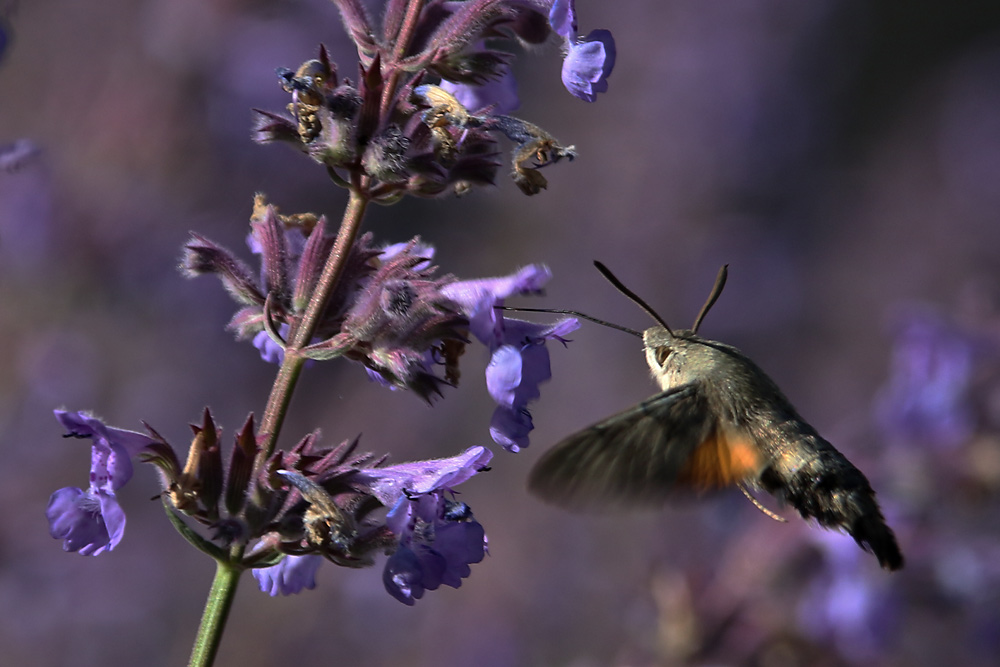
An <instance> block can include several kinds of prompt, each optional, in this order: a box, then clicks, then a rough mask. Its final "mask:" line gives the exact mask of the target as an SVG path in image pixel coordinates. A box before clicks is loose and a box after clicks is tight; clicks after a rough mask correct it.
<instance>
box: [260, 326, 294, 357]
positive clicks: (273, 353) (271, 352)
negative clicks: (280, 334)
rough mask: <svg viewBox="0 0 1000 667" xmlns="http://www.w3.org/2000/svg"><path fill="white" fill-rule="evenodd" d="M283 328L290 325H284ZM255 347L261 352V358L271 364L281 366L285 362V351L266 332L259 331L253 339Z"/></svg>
mask: <svg viewBox="0 0 1000 667" xmlns="http://www.w3.org/2000/svg"><path fill="white" fill-rule="evenodd" d="M281 326H282V327H283V328H287V326H288V325H285V324H282V325H281ZM253 346H254V347H255V348H257V349H258V350H259V351H260V358H261V359H263V360H264V361H266V362H268V363H269V364H281V363H282V362H283V361H284V360H285V350H284V349H282V347H281V346H280V345H278V344H277V343H276V342H275V341H274V339H273V338H271V336H270V335H268V333H267V332H266V331H258V332H257V334H256V335H255V336H254V337H253Z"/></svg>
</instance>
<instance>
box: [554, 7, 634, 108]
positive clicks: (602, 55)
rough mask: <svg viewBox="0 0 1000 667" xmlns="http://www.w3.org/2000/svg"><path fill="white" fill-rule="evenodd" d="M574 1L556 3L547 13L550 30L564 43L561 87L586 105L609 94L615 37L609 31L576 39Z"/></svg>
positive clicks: (592, 33)
mask: <svg viewBox="0 0 1000 667" xmlns="http://www.w3.org/2000/svg"><path fill="white" fill-rule="evenodd" d="M575 4H576V3H575V1H574V0H555V2H553V3H552V9H551V11H550V12H549V23H550V24H551V25H552V29H553V30H554V31H555V32H556V33H557V34H558V35H560V36H561V37H562V38H563V39H564V40H565V48H566V57H565V58H564V59H563V67H562V81H563V85H564V86H566V90H568V91H569V92H570V93H571V94H572V95H573V96H574V97H578V98H580V99H581V100H585V101H587V102H594V101H596V100H597V93H606V92H608V77H609V76H611V70H613V69H614V67H615V57H616V55H617V51H616V48H615V38H614V37H613V36H612V35H611V32H610V31H608V30H603V29H601V30H592V31H591V32H590V33H589V34H588V35H587V36H586V37H584V38H582V39H581V38H579V37H578V36H577V32H576V31H577V27H576V7H575Z"/></svg>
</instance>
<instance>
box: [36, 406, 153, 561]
mask: <svg viewBox="0 0 1000 667" xmlns="http://www.w3.org/2000/svg"><path fill="white" fill-rule="evenodd" d="M55 415H56V419H58V420H59V422H60V423H61V424H62V425H63V427H65V428H66V430H67V434H66V435H67V437H74V438H90V440H91V441H92V445H91V456H90V488H88V489H87V490H86V491H84V490H83V489H80V488H77V487H66V488H63V489H59V490H58V491H56V492H55V493H53V494H52V496H51V497H50V498H49V505H48V508H47V509H46V510H45V516H46V517H47V518H48V520H49V534H50V535H51V536H52V537H53V538H55V539H57V540H63V549H65V550H66V551H78V552H79V553H81V554H82V555H84V556H96V555H98V554H101V553H103V552H104V551H110V550H111V549H114V548H115V547H116V546H117V545H118V543H119V542H120V541H121V539H122V536H123V535H124V534H125V513H124V512H123V511H122V508H121V506H120V505H119V504H118V501H117V500H116V499H115V491H117V490H118V489H120V488H122V487H123V486H125V484H126V483H127V482H128V481H129V480H130V479H131V478H132V460H131V459H132V457H133V456H136V455H137V454H138V453H139V452H140V451H142V450H143V449H144V448H146V447H147V446H149V445H151V444H153V442H154V440H153V439H152V438H150V437H148V436H145V435H143V434H141V433H136V432H135V431H126V430H123V429H118V428H111V427H109V426H106V425H105V424H104V422H102V421H101V420H99V419H97V418H95V417H92V416H90V415H88V414H85V413H83V412H66V411H64V410H56V411H55Z"/></svg>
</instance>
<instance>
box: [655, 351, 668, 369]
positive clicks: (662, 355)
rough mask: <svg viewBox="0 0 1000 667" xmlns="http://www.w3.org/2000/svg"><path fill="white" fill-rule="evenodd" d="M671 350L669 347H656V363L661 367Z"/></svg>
mask: <svg viewBox="0 0 1000 667" xmlns="http://www.w3.org/2000/svg"><path fill="white" fill-rule="evenodd" d="M671 352H672V350H671V349H670V348H669V347H658V348H656V363H658V364H659V365H660V366H661V367H662V366H663V365H664V364H665V363H667V357H669V356H670V353H671Z"/></svg>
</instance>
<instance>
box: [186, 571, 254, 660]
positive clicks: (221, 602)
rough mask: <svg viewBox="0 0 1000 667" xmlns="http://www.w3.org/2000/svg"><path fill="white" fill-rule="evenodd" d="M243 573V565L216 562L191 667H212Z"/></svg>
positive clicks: (192, 652)
mask: <svg viewBox="0 0 1000 667" xmlns="http://www.w3.org/2000/svg"><path fill="white" fill-rule="evenodd" d="M242 572H243V568H241V567H239V566H237V565H234V564H233V563H230V562H226V561H221V560H220V561H216V568H215V579H214V580H213V581H212V590H210V591H209V593H208V601H207V602H206V603H205V612H204V613H203V614H202V616H201V626H200V627H199V628H198V637H197V638H196V639H195V640H194V648H193V649H192V650H191V660H190V661H189V662H188V667H209V666H210V665H211V664H212V663H213V662H214V661H215V654H216V653H217V652H218V651H219V644H220V643H221V642H222V632H223V630H225V629H226V619H227V618H228V617H229V610H230V608H232V606H233V598H235V597H236V585H237V584H238V583H239V580H240V574H242Z"/></svg>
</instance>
